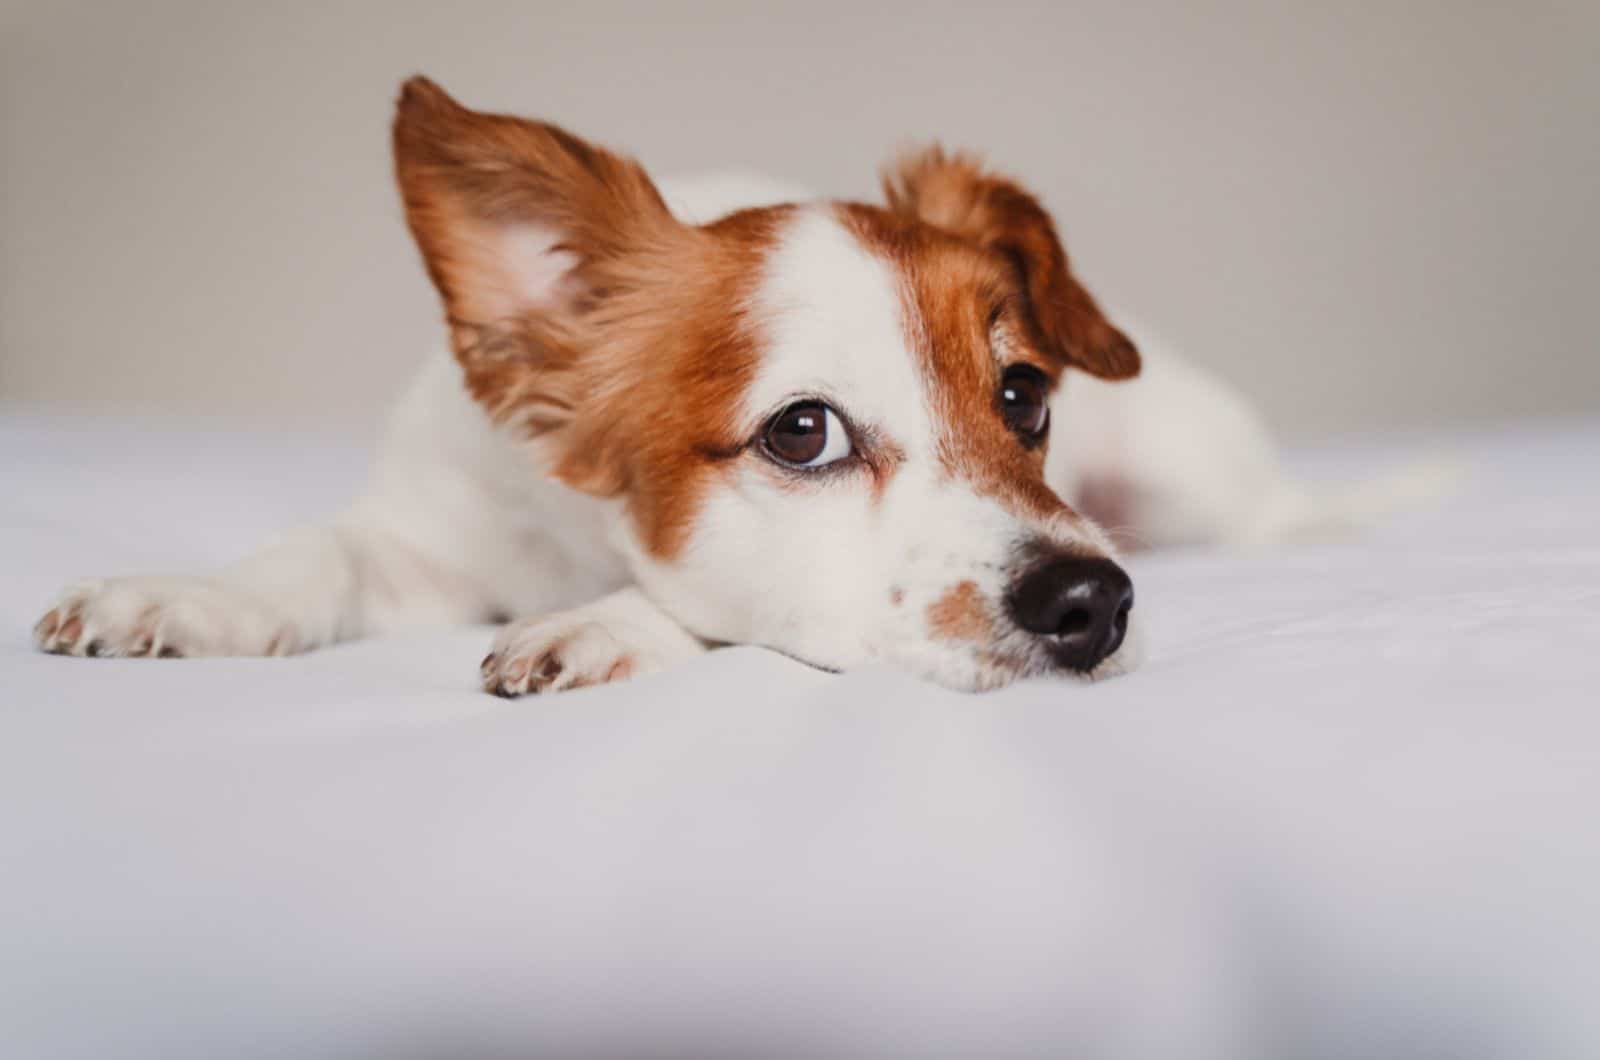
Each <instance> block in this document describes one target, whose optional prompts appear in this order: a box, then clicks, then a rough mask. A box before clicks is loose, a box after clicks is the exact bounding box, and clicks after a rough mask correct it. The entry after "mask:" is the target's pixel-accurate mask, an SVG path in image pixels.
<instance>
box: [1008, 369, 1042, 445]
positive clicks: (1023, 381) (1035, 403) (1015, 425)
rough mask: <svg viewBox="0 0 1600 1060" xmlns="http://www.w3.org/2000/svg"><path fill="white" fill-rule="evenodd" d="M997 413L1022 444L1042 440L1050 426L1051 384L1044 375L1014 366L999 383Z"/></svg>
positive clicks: (1033, 370)
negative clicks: (1021, 439)
mask: <svg viewBox="0 0 1600 1060" xmlns="http://www.w3.org/2000/svg"><path fill="white" fill-rule="evenodd" d="M1000 411H1001V413H1002V414H1003V415H1004V416H1005V418H1006V426H1007V427H1010V428H1011V429H1012V430H1013V431H1016V432H1017V433H1018V434H1020V435H1021V436H1022V437H1023V439H1024V440H1033V439H1037V438H1039V437H1041V436H1042V435H1043V434H1044V432H1045V429H1046V428H1048V427H1049V426H1050V384H1049V381H1048V380H1046V379H1045V377H1044V373H1043V372H1041V371H1039V370H1038V369H1037V368H1034V367H1032V366H1031V365H1026V364H1014V365H1012V366H1011V367H1010V368H1007V369H1006V374H1005V375H1004V376H1003V377H1001V380H1000Z"/></svg>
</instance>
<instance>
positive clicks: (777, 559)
mask: <svg viewBox="0 0 1600 1060" xmlns="http://www.w3.org/2000/svg"><path fill="white" fill-rule="evenodd" d="M393 146H394V160H395V167H396V174H397V177H398V182H399V186H400V192H401V196H402V198H403V200H404V204H405V213H406V219H407V223H408V225H409V227H410V230H411V232H412V234H413V236H414V237H415V239H416V243H417V246H418V248H419V249H420V251H421V256H422V260H423V264H424V265H425V267H426V270H427V273H428V275H429V277H430V278H431V279H432V281H433V284H434V285H435V286H436V287H437V289H438V292H439V294H440V296H441V298H442V303H443V309H444V317H445V321H446V324H447V329H448V334H449V345H450V348H451V352H452V354H453V356H447V355H445V354H443V353H441V354H439V355H436V356H435V357H433V358H431V359H430V360H429V362H428V363H427V364H426V365H425V367H424V368H423V370H422V372H421V374H420V376H419V377H418V378H417V380H416V382H415V383H414V385H413V386H412V387H411V389H410V391H409V392H408V394H407V396H406V397H405V398H404V399H403V400H402V401H401V403H400V404H399V406H398V408H397V409H396V410H395V412H394V414H393V417H392V421H391V424H390V426H389V429H388V432H387V435H386V438H385V440H384V441H383V444H382V446H381V449H380V452H379V455H378V459H377V461H376V466H375V469H374V473H373V476H372V481H371V483H370V485H369V487H368V488H367V490H366V491H365V493H363V494H362V495H361V496H360V497H359V498H358V499H357V500H356V501H355V502H354V503H353V504H352V505H351V506H350V507H349V508H348V509H347V510H346V511H344V512H343V513H342V514H340V515H338V516H337V517H336V518H334V519H333V520H332V521H331V522H330V523H329V524H327V525H325V526H321V527H317V528H312V529H307V530H302V531H299V532H297V533H294V534H291V535H289V536H287V537H285V538H283V539H282V540H280V541H278V542H276V543H274V544H272V545H271V546H269V547H267V548H266V549H264V550H263V551H261V552H259V553H257V554H255V555H254V556H252V557H250V558H248V559H245V560H244V561H242V562H240V563H238V564H236V565H234V566H232V567H230V568H228V569H225V570H223V571H221V572H219V573H215V574H209V575H199V576H182V577H126V578H110V579H104V580H93V581H86V582H82V583H79V584H77V585H74V586H72V587H69V588H68V589H67V590H66V591H65V592H64V593H63V594H62V596H61V597H60V599H59V600H58V601H57V602H56V603H55V604H54V606H53V607H51V608H50V609H49V611H48V612H47V613H46V614H45V615H44V617H43V618H42V619H40V620H39V622H38V624H37V626H36V627H35V631H34V634H35V640H36V642H37V644H38V645H39V646H40V647H41V648H42V649H43V650H45V651H49V652H55V653H59V654H67V655H79V656H100V657H154V656H218V655H288V654H293V653H297V652H304V651H308V650H311V649H314V648H317V647H319V646H322V645H327V644H332V643H335V642H338V641H343V640H349V639H352V638H356V637H364V636H373V635H379V634H384V633H388V632H392V631H396V630H401V629H405V628H414V627H418V626H427V625H437V624H443V623H480V622H486V621H495V622H502V623H506V624H505V625H504V626H503V628H502V629H501V630H500V631H499V633H498V635H497V636H496V637H495V640H494V643H493V646H492V650H491V651H490V653H489V655H488V656H487V657H486V658H485V659H484V660H483V663H482V665H481V670H480V679H481V682H482V685H483V687H484V688H485V689H486V690H488V691H490V692H494V693H496V694H499V695H502V696H518V695H522V694H526V693H537V692H551V691H558V690H563V689H572V688H579V687H582V686H586V685H595V684H600V683H604V682H610V681H618V680H621V679H624V678H627V677H630V676H633V675H639V674H643V673H647V672H649V671H653V670H657V669H660V668H662V667H666V666H669V665H672V664H674V663H677V662H680V661H682V660H686V659H689V658H691V657H693V656H695V655H696V654H698V653H700V652H702V651H705V650H707V649H708V648H709V647H712V646H715V645H718V644H755V645H763V646H766V647H768V648H772V649H775V650H777V651H779V652H782V653H784V654H787V655H790V656H792V657H794V658H796V659H798V660H801V661H803V662H806V663H809V664H811V665H813V666H816V667H821V668H824V669H829V670H847V669H850V668H852V667H857V666H861V665H863V664H867V663H873V662H880V661H882V662H889V663H892V664H895V665H898V666H900V667H903V668H905V669H908V670H910V671H913V672H915V673H917V674H920V675H922V676H924V677H926V678H929V679H932V680H934V681H936V682H939V683H941V684H944V685H947V686H950V687H953V688H958V689H971V690H978V689H988V688H994V687H997V686H1000V685H1004V684H1006V683H1008V682H1011V681H1013V680H1016V679H1018V678H1024V677H1033V676H1038V675H1046V674H1052V675H1068V676H1076V677H1080V678H1088V679H1098V678H1104V677H1109V676H1112V675H1116V674H1121V673H1124V672H1126V671H1128V670H1130V669H1132V668H1133V667H1134V666H1135V665H1136V664H1137V662H1138V658H1139V638H1138V636H1137V632H1138V631H1137V623H1136V621H1135V613H1134V610H1133V605H1134V589H1133V584H1132V582H1131V580H1130V579H1129V577H1128V575H1127V573H1126V572H1125V570H1124V569H1123V567H1122V566H1121V564H1120V563H1119V562H1118V552H1117V545H1116V543H1115V542H1114V540H1113V534H1112V533H1109V532H1108V530H1107V529H1105V528H1103V527H1109V528H1112V529H1114V530H1116V531H1117V534H1116V537H1117V539H1118V540H1119V541H1123V542H1124V543H1125V542H1126V541H1129V540H1131V541H1133V542H1135V543H1137V544H1140V545H1151V546H1153V545H1162V544H1171V543H1176V542H1182V541H1207V542H1219V541H1220V542H1229V541H1232V542H1250V541H1255V540H1268V539H1276V538H1279V537H1282V536H1286V535H1289V534H1292V533H1294V532H1296V531H1297V530H1300V529H1304V528H1306V527H1314V526H1318V525H1322V524H1323V523H1326V522H1327V521H1328V520H1329V519H1330V517H1332V516H1336V515H1337V511H1336V508H1334V507H1330V506H1329V505H1327V504H1325V503H1322V502H1320V501H1317V500H1314V499H1312V498H1310V497H1309V495H1308V494H1307V493H1306V492H1305V491H1304V490H1301V489H1300V488H1299V487H1297V486H1295V485H1294V484H1293V483H1291V482H1289V481H1288V479H1287V478H1286V477H1285V476H1284V474H1283V473H1282V471H1281V470H1280V469H1279V466H1278V464H1277V461H1276V458H1275V457H1274V454H1273V448H1272V445H1271V443H1270V441H1269V440H1268V438H1267V436H1266V432H1265V430H1264V429H1263V427H1262V425H1261V423H1260V420H1259V419H1258V418H1257V417H1256V415H1255V414H1254V412H1253V411H1252V410H1251V409H1250V407H1249V406H1248V404H1247V403H1245V402H1244V401H1243V400H1242V399H1240V398H1239V397H1238V396H1237V395H1236V394H1235V393H1234V392H1233V391H1232V390H1230V389H1228V388H1227V387H1225V386H1223V385H1222V384H1220V383H1218V382H1217V381H1215V380H1214V379H1212V378H1210V377H1209V376H1207V375H1205V374H1204V373H1202V372H1200V371H1199V370H1198V369H1196V368H1195V367H1193V366H1192V365H1189V364H1187V363H1185V362H1183V361H1181V360H1179V359H1177V358H1174V357H1172V356H1170V355H1165V354H1158V353H1156V352H1154V351H1152V350H1149V349H1148V348H1147V349H1146V351H1145V352H1144V353H1143V354H1141V352H1140V350H1139V348H1138V347H1136V346H1135V344H1134V342H1133V341H1132V340H1131V339H1130V338H1129V337H1128V336H1127V334H1126V333H1125V332H1124V331H1123V330H1121V329H1119V328H1118V327H1117V326H1115V325H1114V324H1113V323H1112V322H1111V321H1110V320H1109V319H1108V318H1107V316H1106V315H1105V313H1103V312H1102V310H1101V308H1100V306H1099V304H1098V303H1097V302H1096V300H1095V299H1094V298H1093V297H1092V296H1091V295H1090V294H1089V292H1088V291H1087V290H1086V289H1085V288H1084V286H1083V285H1082V284H1081V283H1080V282H1079V281H1078V279H1077V277H1076V276H1075V275H1074V273H1073V271H1072V269H1071V268H1070V266H1069V262H1068V258H1067V255H1066V253H1065V251H1064V249H1063V247H1062V243H1061V240H1060V239H1059V238H1058V236H1057V233H1056V228H1055V225H1054V223H1053V221H1052V219H1051V217H1050V215H1049V214H1048V213H1047V212H1046V210H1045V209H1044V207H1043V206H1042V205H1041V204H1040V202H1039V200H1038V199H1037V198H1036V197H1035V196H1034V195H1033V194H1031V193H1030V192H1029V191H1027V190H1026V189H1024V188H1023V187H1022V186H1021V185H1020V184H1018V183H1017V182H1015V181H1014V180H1012V179H1010V178H1008V177H1005V176H1002V175H999V174H997V173H995V172H993V171H991V170H989V169H988V168H986V167H985V166H984V165H983V164H982V163H980V162H979V161H978V160H977V159H975V158H974V157H973V156H970V155H966V154H961V153H947V152H945V151H944V150H942V149H940V148H938V147H933V148H928V149H926V150H922V151H919V152H914V153H910V154H907V155H904V156H902V157H901V158H899V159H898V160H897V161H895V162H893V163H892V164H891V165H890V166H889V167H888V168H887V170H886V172H885V174H884V180H883V184H884V192H885V200H884V202H883V203H882V204H879V205H868V204H864V203H855V202H834V201H813V200H809V199H808V198H807V197H806V196H805V195H803V194H801V193H798V192H796V191H794V190H793V189H789V188H786V187H784V186H782V185H779V184H777V183H775V182H772V181H766V180H761V179H755V178H738V177H714V178H706V179H701V180H698V181H690V182H685V183H681V184H676V185H675V184H669V183H664V184H662V185H660V186H658V185H657V184H656V183H655V182H654V181H652V179H651V178H650V176H648V175H647V174H646V172H645V171H644V170H643V169H642V168H641V167H640V166H639V165H638V164H636V163H635V162H633V161H631V160H630V159H628V158H625V157H623V156H620V155H617V154H614V153H612V152H610V151H607V150H605V149H602V148H600V147H598V146H595V145H593V144H590V143H588V142H586V141H584V140H582V139H579V138H578V137H576V136H574V135H571V134H570V133H567V132H565V131H563V130H562V129H559V128H557V127H555V126H553V125H549V124H545V123H541V122H536V121H531V120H525V119H521V118H516V117H509V116H504V115H495V114H486V113H480V112H477V111H474V110H470V109H468V108H466V107H464V106H462V105H461V104H459V103H457V102H456V101H455V100H454V99H452V98H451V97H450V96H449V95H447V94H446V93H445V92H444V91H443V90H442V89H441V88H439V87H438V86H437V85H435V84H434V83H432V82H431V81H429V80H427V79H425V78H422V77H416V78H413V79H411V80H409V81H407V82H406V83H405V84H404V85H403V87H402V89H401V92H400V97H399V101H398V104H397V109H396V116H395V119H394V126H393ZM1135 377H1139V378H1137V379H1135Z"/></svg>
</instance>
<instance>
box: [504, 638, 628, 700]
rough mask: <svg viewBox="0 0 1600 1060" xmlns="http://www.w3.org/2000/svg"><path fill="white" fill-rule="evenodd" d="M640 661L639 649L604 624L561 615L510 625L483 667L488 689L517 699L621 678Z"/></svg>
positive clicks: (505, 696)
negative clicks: (565, 618)
mask: <svg viewBox="0 0 1600 1060" xmlns="http://www.w3.org/2000/svg"><path fill="white" fill-rule="evenodd" d="M635 667H636V658H635V655H634V653H633V652H632V651H631V650H630V649H629V648H628V646H627V645H625V644H623V643H622V642H621V641H619V640H618V639H617V638H616V637H614V636H612V634H611V632H610V631H609V630H608V629H606V627H605V626H604V625H602V624H600V623H599V622H592V621H591V622H580V623H577V624H570V623H565V622H563V621H562V620H561V619H559V618H555V619H543V620H537V621H533V622H523V623H517V624H515V625H512V626H508V627H506V628H505V629H504V630H502V631H501V633H500V635H499V636H498V637H496V638H495V646H494V650H493V651H491V652H490V653H489V654H488V655H486V656H484V659H483V662H482V663H481V664H480V665H479V668H478V672H479V676H480V677H481V679H482V682H483V688H484V691H486V692H492V693H494V694H495V695H497V696H501V697H504V698H507V699H512V698H515V697H517V696H521V695H536V694H538V693H541V692H560V691H565V690H567V689H572V688H584V687H586V686H588V685H599V684H606V683H608V682H611V681H620V680H622V679H623V678H625V677H628V676H629V675H631V674H632V673H633V672H634V669H635Z"/></svg>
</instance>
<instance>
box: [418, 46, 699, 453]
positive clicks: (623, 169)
mask: <svg viewBox="0 0 1600 1060" xmlns="http://www.w3.org/2000/svg"><path fill="white" fill-rule="evenodd" d="M394 159H395V172H396V176H397V177H398V180H399V184H400V192H401V195H402V197H403V198H404V200H405V210H406V220H407V223H408V224H409V225H410V228H411V232H412V235H414V236H415V237H416V240H417V245H418V247H419V248H420V249H421V251H422V257H423V260H424V263H425V264H426V266H427V269H428V274H429V276H430V277H431V278H432V279H433V282H434V284H435V286H437V287H438V289H439V293H440V295H441V296H442V297H443V299H444V307H445V315H446V317H447V319H448V321H449V324H450V329H451V340H452V344H453V345H454V348H455V352H456V356H457V358H458V359H459V360H460V361H461V364H462V366H463V368H464V369H465V370H466V376H467V384H468V387H469V389H471V390H472V392H473V394H474V396H475V397H476V398H477V399H478V400H479V401H480V402H482V403H483V404H484V405H485V407H486V408H487V409H488V411H489V412H490V413H491V415H493V416H495V417H496V418H498V419H502V420H509V419H516V420H517V421H518V422H519V423H520V424H521V425H523V426H524V427H526V428H527V429H528V430H530V432H532V433H540V432H542V431H544V430H548V429H551V428H555V427H559V426H562V425H564V424H565V423H566V422H567V421H568V420H569V419H570V418H571V416H572V412H573V408H574V406H575V404H576V402H577V400H578V399H579V396H580V394H579V393H578V392H579V391H581V390H582V388H583V387H584V386H585V385H586V384H585V382H584V381H583V379H582V378H580V373H579V372H578V367H579V362H580V361H581V360H582V355H583V352H584V350H585V348H586V347H587V345H588V343H587V340H586V337H585V331H586V329H592V327H593V324H594V321H593V318H594V317H595V316H596V315H597V313H603V306H604V303H606V302H607V301H608V300H609V299H611V298H613V297H615V296H616V295H617V294H618V293H620V292H624V291H626V290H627V289H628V288H629V287H630V285H636V283H637V281H638V277H639V274H640V270H639V269H637V268H633V267H630V261H631V259H632V258H634V257H635V256H636V253H637V252H638V251H639V249H640V248H655V249H656V250H659V249H660V248H661V247H662V246H663V245H664V244H665V245H670V244H671V242H672V241H673V240H674V239H675V238H678V237H679V236H680V235H681V233H682V232H683V230H684V229H683V226H682V225H680V224H679V223H678V222H677V221H676V220H674V219H673V217H672V215H671V213H670V212H669V211H668V209H667V207H666V205H665V204H664V203H663V202H662V199H661V195H660V194H659V193H658V192H657V190H656V188H655V185H654V184H652V183H651V181H650V178H649V177H648V176H647V175H646V174H645V171H644V170H643V169H642V168H641V167H640V166H639V165H638V164H637V163H635V162H633V161H632V160H630V159H627V158H623V157H620V156H618V155H614V154H612V153H610V152H608V151H605V150H603V149H601V148H599V147H595V146H593V145H591V144H588V143H585V142H584V141H583V140H580V139H579V138H577V137H576V136H573V135H571V134H570V133H567V132H565V131H563V130H561V129H559V128H557V127H555V126H553V125H547V124H544V123H542V122H535V121H528V120H525V119H521V118H514V117H508V116H504V115H498V114H483V113H479V112H477V111H473V110H469V109H467V108H466V107H463V106H462V105H461V104H459V103H457V102H456V101H455V100H453V99H451V98H450V96H448V95H447V94H446V93H445V92H444V90H443V89H441V88H440V87H439V86H438V85H436V84H434V83H433V82H431V81H429V80H428V79H427V78H424V77H414V78H412V79H410V80H408V81H407V82H405V84H404V85H403V86H402V87H401V90H400V99H399V103H398V106H397V109H396V113H395V120H394Z"/></svg>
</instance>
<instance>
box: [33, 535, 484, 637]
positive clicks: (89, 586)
mask: <svg viewBox="0 0 1600 1060" xmlns="http://www.w3.org/2000/svg"><path fill="white" fill-rule="evenodd" d="M490 610H491V607H490V602H489V601H488V599H487V598H486V597H485V595H484V593H483V591H482V590H481V589H480V588H479V587H477V586H476V585H474V584H473V583H472V582H471V581H469V580H468V579H467V578H466V577H465V576H463V575H462V574H461V573H459V572H457V571H454V570H452V569H451V568H449V567H447V566H446V565H444V564H442V563H440V562H438V561H436V560H434V559H432V558H430V557H428V556H426V555H424V554H423V553H422V552H420V551H419V550H417V549H416V548H413V547H411V546H409V545H407V544H405V543H403V542H402V541H401V540H399V539H398V538H397V537H394V536H392V535H390V534H388V533H386V532H385V531H383V530H382V529H379V528H378V527H376V526H374V525H370V524H369V523H367V522H365V521H356V520H354V519H346V520H342V521H338V522H335V523H333V524H331V525H328V526H323V527H317V528H314V529H308V530H301V531H298V532H295V533H292V534H288V535H286V536H284V537H283V538H282V539H281V540H279V541H278V542H276V543H274V544H272V545H270V546H268V547H267V548H265V549H263V550H261V551H260V552H257V553H256V554H255V555H253V556H251V557H249V558H248V559H246V560H244V561H242V562H240V563H237V564H235V565H233V566H232V567H228V568H225V569H223V570H221V571H219V572H217V573H215V574H212V575H195V576H173V577H164V576H154V577H130V578H104V579H94V580H89V581H83V582H79V583H77V584H75V585H72V586H70V587H68V588H67V590H66V591H65V592H64V593H63V594H62V595H61V597H60V598H59V599H58V600H57V602H56V603H55V605H54V606H53V607H52V608H51V609H50V610H49V611H48V612H46V614H45V615H44V617H43V618H41V619H40V620H39V622H38V624H37V625H36V626H35V627H34V639H35V642H36V643H37V644H38V645H39V647H40V648H42V649H43V650H45V651H48V652H54V653H57V654H62V655H88V656H123V657H129V656H201V655H287V654H291V653H294V652H301V651H308V650H310V649H312V648H315V647H319V646H321V645H325V644H331V643H333V642H335V641H339V640H347V639H350V638H353V637H359V636H365V635H368V634H372V633H381V632H385V631H389V630H395V629H403V628H407V627H415V626H422V625H435V624H444V623H459V622H469V621H482V620H484V619H486V618H488V617H489V613H490Z"/></svg>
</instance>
